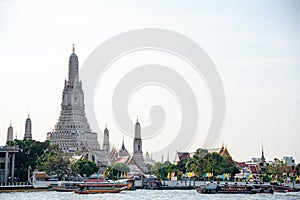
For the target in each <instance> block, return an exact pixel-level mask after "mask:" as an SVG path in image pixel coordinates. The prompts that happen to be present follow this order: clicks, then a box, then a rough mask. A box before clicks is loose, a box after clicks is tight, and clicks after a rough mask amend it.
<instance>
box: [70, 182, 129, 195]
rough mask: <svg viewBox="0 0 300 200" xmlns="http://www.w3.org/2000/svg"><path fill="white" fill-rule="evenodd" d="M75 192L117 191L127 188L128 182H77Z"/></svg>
mask: <svg viewBox="0 0 300 200" xmlns="http://www.w3.org/2000/svg"><path fill="white" fill-rule="evenodd" d="M77 187H78V189H77V190H75V193H76V194H97V193H119V192H121V191H122V190H125V189H127V188H128V184H122V183H114V182H102V183H83V184H77Z"/></svg>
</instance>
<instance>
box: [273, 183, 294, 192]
mask: <svg viewBox="0 0 300 200" xmlns="http://www.w3.org/2000/svg"><path fill="white" fill-rule="evenodd" d="M270 185H272V186H273V188H274V192H284V193H286V192H289V189H290V188H289V187H288V186H284V185H282V184H279V183H278V182H276V181H273V182H270Z"/></svg>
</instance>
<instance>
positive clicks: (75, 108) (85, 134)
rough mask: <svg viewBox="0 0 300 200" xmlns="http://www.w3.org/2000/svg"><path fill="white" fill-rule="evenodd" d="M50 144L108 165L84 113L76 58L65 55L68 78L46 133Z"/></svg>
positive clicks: (67, 152)
mask: <svg viewBox="0 0 300 200" xmlns="http://www.w3.org/2000/svg"><path fill="white" fill-rule="evenodd" d="M47 139H48V140H49V141H50V143H51V144H57V145H58V146H59V148H60V149H61V150H62V151H63V152H64V153H65V155H70V156H71V155H75V154H81V155H84V156H85V157H86V158H88V159H89V160H96V161H97V163H98V164H99V165H106V164H108V161H107V157H106V151H103V150H101V149H100V144H99V142H98V137H97V133H94V132H92V130H91V128H90V125H89V123H88V121H87V118H86V116H85V105H84V94H83V90H82V82H81V81H80V80H79V72H78V57H77V55H76V54H75V48H74V45H73V52H72V54H71V56H70V58H69V77H68V80H65V86H64V90H63V94H62V103H61V112H60V116H59V118H58V121H57V123H56V125H55V127H54V129H53V131H52V132H49V133H47Z"/></svg>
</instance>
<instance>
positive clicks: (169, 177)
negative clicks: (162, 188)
mask: <svg viewBox="0 0 300 200" xmlns="http://www.w3.org/2000/svg"><path fill="white" fill-rule="evenodd" d="M168 179H169V180H170V179H171V173H170V172H169V173H168Z"/></svg>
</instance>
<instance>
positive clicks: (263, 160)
mask: <svg viewBox="0 0 300 200" xmlns="http://www.w3.org/2000/svg"><path fill="white" fill-rule="evenodd" d="M260 162H261V163H263V164H264V163H266V158H265V155H264V147H263V145H262V147H261V158H260Z"/></svg>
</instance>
